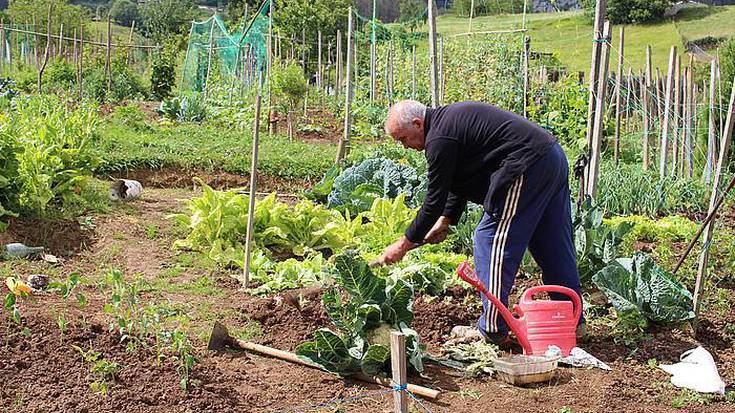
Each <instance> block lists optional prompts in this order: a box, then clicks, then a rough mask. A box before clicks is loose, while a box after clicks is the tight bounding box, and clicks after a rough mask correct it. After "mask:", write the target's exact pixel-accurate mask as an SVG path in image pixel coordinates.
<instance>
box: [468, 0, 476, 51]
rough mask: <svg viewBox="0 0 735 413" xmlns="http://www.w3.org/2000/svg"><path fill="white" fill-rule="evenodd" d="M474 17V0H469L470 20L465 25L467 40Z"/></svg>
mask: <svg viewBox="0 0 735 413" xmlns="http://www.w3.org/2000/svg"><path fill="white" fill-rule="evenodd" d="M474 18H475V0H472V1H471V2H470V22H469V26H468V27H467V34H468V36H467V41H468V42H469V41H470V36H469V34H470V33H472V19H474Z"/></svg>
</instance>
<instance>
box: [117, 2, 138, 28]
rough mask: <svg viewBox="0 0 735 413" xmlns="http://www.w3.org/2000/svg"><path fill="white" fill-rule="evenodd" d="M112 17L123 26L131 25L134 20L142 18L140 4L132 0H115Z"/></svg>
mask: <svg viewBox="0 0 735 413" xmlns="http://www.w3.org/2000/svg"><path fill="white" fill-rule="evenodd" d="M110 16H112V19H113V20H114V21H115V22H117V23H118V24H121V25H123V26H128V27H130V26H131V25H132V24H133V22H134V21H139V20H140V13H139V12H138V5H137V4H135V3H133V2H132V1H131V0H115V2H114V3H113V4H112V7H111V8H110Z"/></svg>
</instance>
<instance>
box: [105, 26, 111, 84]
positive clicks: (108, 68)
mask: <svg viewBox="0 0 735 413" xmlns="http://www.w3.org/2000/svg"><path fill="white" fill-rule="evenodd" d="M111 57H112V20H111V18H110V15H109V14H108V15H107V54H106V55H105V74H107V91H108V92H109V91H111V90H112V61H111Z"/></svg>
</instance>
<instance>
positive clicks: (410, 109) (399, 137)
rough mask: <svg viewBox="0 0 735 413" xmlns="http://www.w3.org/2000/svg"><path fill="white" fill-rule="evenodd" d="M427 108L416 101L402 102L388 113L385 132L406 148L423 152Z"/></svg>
mask: <svg viewBox="0 0 735 413" xmlns="http://www.w3.org/2000/svg"><path fill="white" fill-rule="evenodd" d="M425 117H426V106H425V105H424V104H423V103H421V102H417V101H415V100H402V101H400V102H398V103H396V104H395V105H393V107H391V108H390V110H389V111H388V117H387V118H386V120H385V132H386V133H387V134H388V135H390V136H391V137H392V138H393V139H395V140H396V141H399V142H401V143H402V144H403V146H404V147H406V148H411V149H416V150H419V151H420V150H423V149H424V143H425V136H424V119H425Z"/></svg>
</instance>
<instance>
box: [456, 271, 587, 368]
mask: <svg viewBox="0 0 735 413" xmlns="http://www.w3.org/2000/svg"><path fill="white" fill-rule="evenodd" d="M457 274H458V275H459V278H461V279H463V280H464V281H466V282H467V283H469V284H470V285H472V286H474V287H475V288H477V289H478V290H480V292H481V293H482V294H484V295H485V297H487V299H488V300H489V301H490V302H491V303H493V305H494V306H495V307H497V309H498V312H499V313H500V315H501V316H502V317H503V319H505V322H506V323H508V327H510V329H511V330H512V331H513V333H515V335H516V337H518V342H519V343H520V345H521V347H523V354H526V355H535V356H540V355H544V353H546V351H547V350H548V349H549V346H550V345H552V344H553V345H555V346H557V347H559V348H561V352H562V354H563V355H565V356H568V355H569V352H570V351H571V350H572V348H574V347H576V346H577V323H578V321H579V316H580V315H581V314H582V300H581V299H580V298H579V295H577V293H576V292H574V290H572V289H571V288H567V287H562V286H560V285H542V286H538V287H533V288H529V289H528V290H526V292H524V293H523V295H522V296H521V299H520V302H519V303H518V304H517V305H515V306H514V307H513V311H515V312H516V314H518V318H516V317H514V316H513V314H511V312H510V311H509V310H508V309H507V308H505V306H504V305H503V303H501V302H500V300H499V299H498V298H497V297H495V296H494V295H492V294H490V292H489V291H488V290H487V288H485V286H484V285H483V284H482V282H480V279H479V278H477V273H476V272H475V270H474V269H472V267H471V266H470V264H469V263H468V262H466V261H465V262H463V263H462V264H460V265H459V267H457ZM542 292H555V293H561V294H564V295H566V296H568V297H570V298H571V299H572V301H553V300H534V299H533V296H534V295H535V294H538V293H542Z"/></svg>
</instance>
